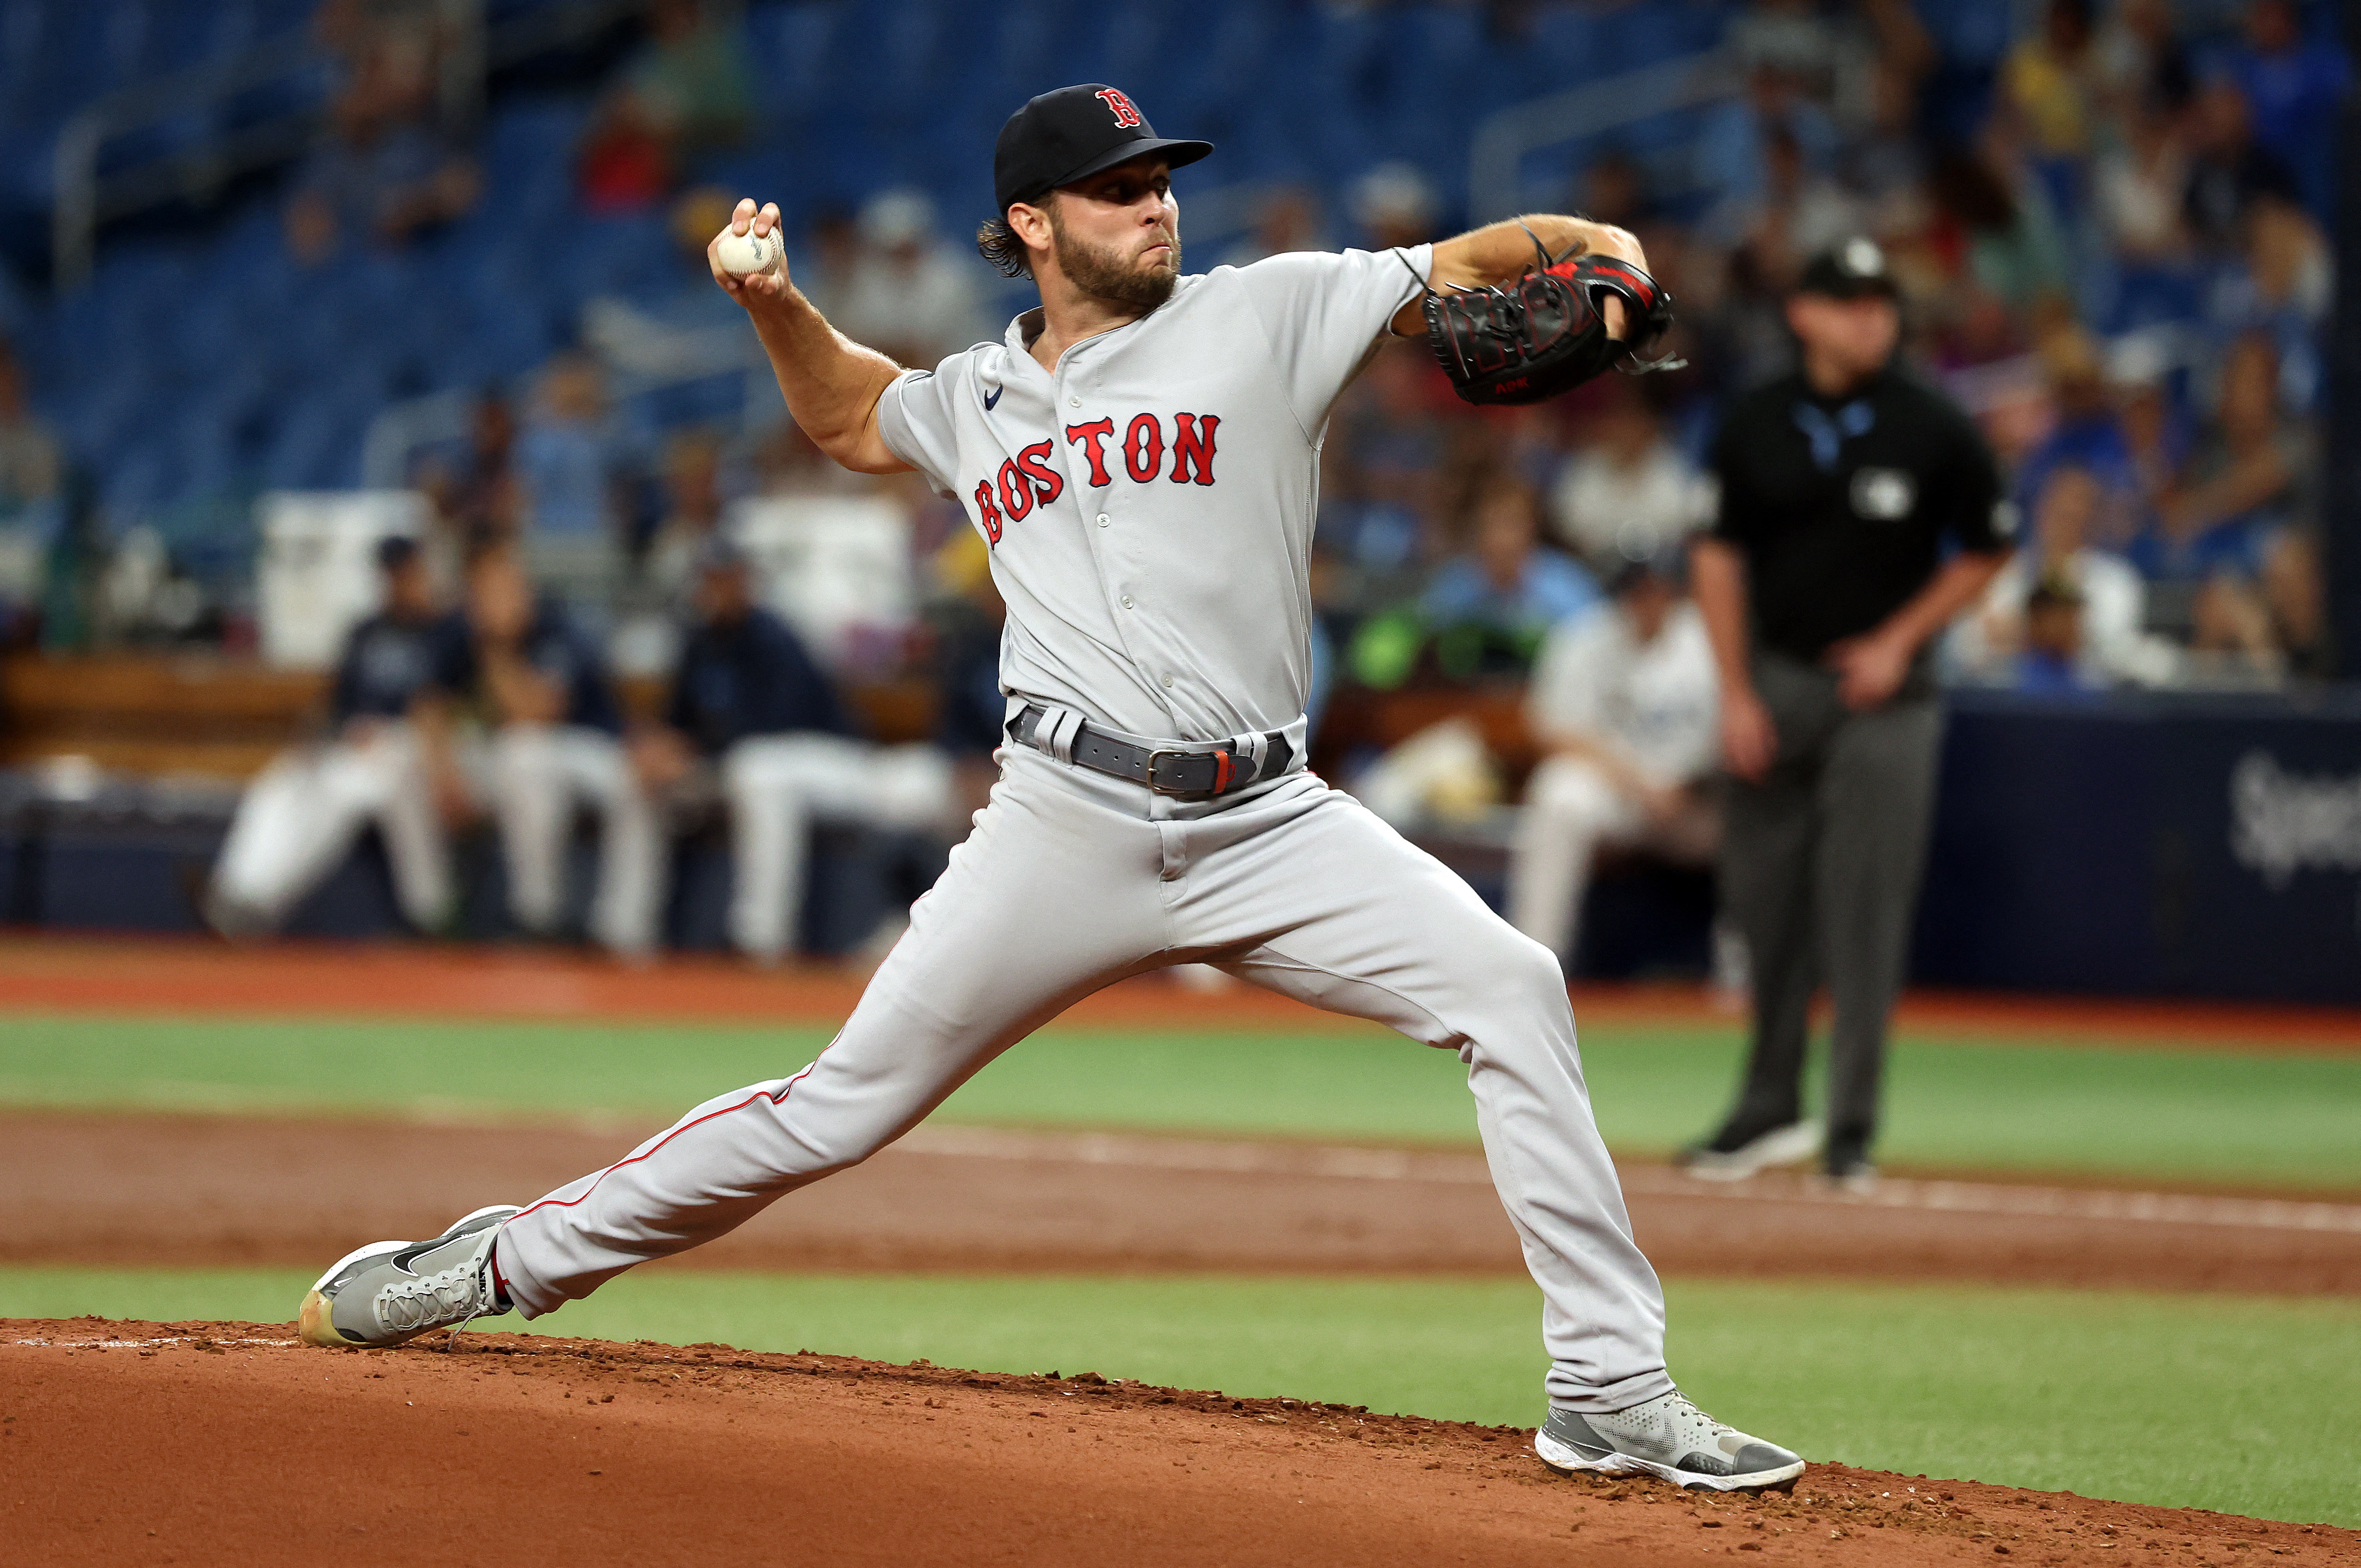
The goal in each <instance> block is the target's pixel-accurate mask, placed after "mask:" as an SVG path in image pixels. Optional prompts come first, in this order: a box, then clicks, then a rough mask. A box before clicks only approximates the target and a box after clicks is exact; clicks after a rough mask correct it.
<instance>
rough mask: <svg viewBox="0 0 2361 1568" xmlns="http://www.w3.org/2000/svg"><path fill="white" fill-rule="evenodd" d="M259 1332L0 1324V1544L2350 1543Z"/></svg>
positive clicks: (607, 1558)
mask: <svg viewBox="0 0 2361 1568" xmlns="http://www.w3.org/2000/svg"><path fill="white" fill-rule="evenodd" d="M434 1343H435V1345H436V1346H437V1347H436V1348H427V1347H426V1346H424V1345H414V1346H412V1347H410V1348H407V1349H404V1350H400V1351H394V1352H390V1353H381V1354H364V1353H357V1352H355V1353H345V1352H336V1351H319V1350H312V1349H308V1348H306V1347H303V1346H301V1345H299V1344H297V1343H295V1342H294V1337H293V1332H292V1330H291V1328H290V1327H289V1326H288V1325H285V1324H253V1323H176V1324H156V1323H129V1322H106V1321H99V1320H97V1319H91V1318H82V1319H74V1320H71V1321H57V1322H42V1321H6V1322H4V1323H0V1417H5V1421H0V1431H5V1433H6V1436H5V1440H0V1475H5V1476H6V1478H7V1486H6V1487H5V1491H6V1493H7V1501H8V1503H9V1504H12V1505H14V1506H13V1507H10V1508H8V1518H7V1521H6V1527H7V1534H8V1536H9V1538H10V1539H12V1540H14V1541H16V1542H17V1543H18V1544H17V1545H16V1547H15V1548H13V1549H11V1551H10V1552H9V1556H10V1557H11V1558H12V1559H13V1560H15V1561H18V1562H25V1563H109V1564H115V1563H225V1564H226V1563H236V1564H239V1565H241V1568H276V1565H279V1564H287V1565H290V1568H292V1565H294V1564H299V1563H300V1564H303V1565H304V1568H317V1565H318V1564H321V1563H397V1562H398V1563H438V1564H452V1565H454V1568H456V1565H459V1564H467V1563H477V1564H482V1565H484V1568H533V1565H537V1564H544V1563H547V1564H563V1565H565V1568H583V1565H587V1564H594V1563H631V1564H633V1565H634V1568H654V1565H656V1564H663V1563H683V1564H687V1563H696V1564H712V1563H831V1564H832V1563H879V1564H889V1565H891V1568H910V1565H911V1564H913V1563H926V1564H930V1565H931V1564H958V1563H1023V1564H1027V1565H1028V1568H1029V1565H1050V1564H1069V1563H1071V1564H1077V1565H1079V1564H1092V1565H1098V1564H1106V1563H1120V1564H1124V1565H1126V1568H1145V1565H1148V1564H1158V1563H1173V1564H1181V1563H1187V1564H1191V1565H1202V1564H1231V1563H1287V1564H1290V1565H1293V1568H1321V1565H1323V1564H1330V1563H1334V1564H1339V1565H1342V1564H1352V1565H1354V1568H1364V1565H1367V1564H1369V1563H1418V1564H1430V1563H1480V1564H1484V1565H1485V1568H1495V1565H1505V1564H1514V1563H1534V1564H1543V1563H1546V1564H1549V1565H1550V1568H1565V1565H1566V1564H1568V1563H1583V1564H1585V1565H1609V1564H1622V1563H1631V1564H1642V1563H1646V1564H1652V1565H1653V1564H1658V1563H1666V1562H1670V1561H1675V1560H1676V1559H1679V1558H1684V1557H1694V1556H1695V1555H1696V1554H1697V1553H1699V1552H1709V1553H1712V1554H1715V1555H1722V1554H1725V1553H1749V1554H1760V1555H1759V1556H1755V1557H1754V1561H1758V1562H1778V1561H1784V1562H1790V1563H1830V1562H1839V1563H1841V1562H1854V1561H1857V1562H1861V1563H1880V1564H1883V1563H1894V1564H1916V1563H1965V1562H1978V1563H1990V1562H1992V1561H1993V1559H1994V1557H1995V1556H1996V1555H1997V1556H2000V1557H2004V1558H2005V1557H2010V1556H2015V1557H2018V1558H2019V1559H2020V1560H2029V1561H2032V1562H2038V1563H2061V1562H2071V1563H2101V1562H2112V1561H2114V1560H2116V1559H2118V1558H2119V1557H2123V1556H2128V1555H2129V1554H2130V1552H2135V1551H2141V1550H2143V1549H2146V1548H2148V1547H2151V1546H2154V1547H2159V1548H2164V1549H2168V1550H2169V1551H2171V1552H2173V1554H2174V1560H2178V1559H2179V1558H2180V1556H2181V1555H2183V1554H2184V1553H2185V1552H2186V1551H2187V1549H2188V1546H2189V1545H2192V1544H2193V1545H2194V1546H2195V1547H2196V1549H2197V1555H2199V1556H2201V1557H2210V1556H2213V1553H2214V1552H2215V1551H2216V1550H2218V1549H2224V1548H2232V1547H2236V1546H2240V1545H2245V1544H2247V1543H2253V1544H2254V1545H2257V1546H2267V1547H2268V1548H2270V1549H2274V1550H2276V1551H2278V1552H2281V1553H2283V1554H2285V1555H2286V1556H2287V1557H2288V1558H2289V1560H2290V1562H2291V1563H2322V1564H2325V1563H2330V1562H2332V1561H2339V1560H2342V1561H2345V1562H2350V1561H2352V1560H2353V1554H2354V1553H2356V1551H2361V1536H2356V1534H2355V1533H2354V1532H2351V1531H2347V1530H2330V1529H2326V1528H2324V1527H2316V1528H2312V1529H2306V1528H2304V1527H2301V1526H2297V1525H2286V1524H2270V1523H2263V1522H2259V1521H2256V1520H2249V1519H2233V1518H2229V1517H2226V1516H2224V1515H2219V1514H2207V1513H2198V1512H2193V1511H2186V1510H2182V1511H2176V1510H2171V1509H2164V1508H2137V1507H2131V1506H2128V1505H2124V1504H2117V1503H2098V1502H2092V1501H2090V1500H2088V1499H2085V1498H2081V1497H2070V1496H2059V1495H2054V1494H2037V1493H2030V1492H2023V1491H2015V1490H2011V1489H2008V1488H2003V1487H1995V1486H1977V1485H1973V1484H1970V1483H1961V1482H1949V1481H1937V1482H1928V1481H1926V1480H1923V1479H1920V1478H1918V1477H1916V1476H1896V1475H1880V1474H1876V1473H1873V1472H1869V1471H1861V1470H1853V1469H1850V1468H1847V1467H1845V1466H1842V1465H1834V1464H1831V1465H1817V1466H1815V1467H1814V1468H1813V1469H1811V1470H1810V1471H1808V1472H1806V1475H1805V1476H1804V1478H1803V1480H1802V1482H1801V1483H1800V1484H1799V1485H1798V1486H1797V1487H1796V1489H1795V1494H1794V1495H1793V1496H1792V1497H1780V1496H1775V1495H1774V1496H1772V1497H1762V1498H1747V1497H1706V1496H1704V1495H1702V1494H1697V1493H1682V1492H1678V1491H1675V1490H1674V1489H1672V1488H1670V1487H1668V1486H1661V1485H1657V1484H1654V1483H1647V1484H1642V1483H1638V1482H1628V1481H1627V1482H1620V1483H1614V1482H1608V1483H1592V1482H1587V1481H1578V1480H1569V1479H1567V1478H1565V1477H1562V1476H1559V1475H1554V1473H1552V1472H1550V1471H1548V1470H1546V1469H1544V1468H1543V1466H1542V1465H1541V1464H1540V1463H1539V1462H1538V1461H1536V1460H1535V1459H1534V1458H1533V1456H1532V1453H1531V1451H1530V1448H1529V1447H1528V1444H1529V1442H1530V1439H1531V1434H1530V1432H1527V1431H1519V1430H1516V1429H1512V1428H1483V1427H1473V1426H1465V1425H1458V1424H1454V1423H1450V1422H1442V1421H1429V1420H1419V1419H1416V1418H1411V1417H1395V1416H1373V1415H1369V1414H1367V1413H1366V1412H1364V1411H1359V1410H1352V1409H1341V1408H1338V1407H1334V1406H1321V1405H1313V1404H1304V1403H1301V1402H1298V1401H1295V1400H1289V1399H1245V1400H1240V1399H1229V1398H1223V1397H1221V1396H1220V1395H1216V1394H1203V1393H1189V1392H1182V1391H1179V1390H1175V1389H1170V1388H1151V1387H1142V1386H1141V1385H1139V1384H1136V1383H1109V1382H1106V1381H1104V1379H1102V1378H1100V1377H1098V1376H1096V1375H1095V1374H1093V1373H1076V1374H1071V1375H1069V1376H1063V1377H1060V1376H1054V1375H1051V1376H1038V1377H1025V1376H999V1375H993V1374H980V1373H963V1372H958V1371H953V1370H950V1369H947V1368H941V1367H934V1366H928V1365H913V1366H889V1365H879V1364H877V1363H874V1362H862V1361H853V1360H850V1359H846V1358H843V1357H840V1356H826V1355H809V1354H806V1355H760V1354H749V1353H746V1352H742V1351H736V1350H731V1349H729V1348H726V1347H724V1346H720V1345H691V1346H686V1347H681V1346H673V1345H659V1344H650V1343H640V1344H631V1345H623V1344H611V1343H602V1342H598V1341H588V1340H561V1339H546V1338H541V1337H538V1336H532V1335H516V1334H490V1333H486V1334H474V1333H470V1334H467V1335H464V1336H462V1337H461V1338H460V1339H459V1340H458V1341H457V1342H456V1345H455V1346H453V1347H452V1348H449V1349H444V1348H440V1346H441V1345H442V1343H444V1342H442V1341H441V1340H440V1339H438V1340H437V1341H436V1342H434Z"/></svg>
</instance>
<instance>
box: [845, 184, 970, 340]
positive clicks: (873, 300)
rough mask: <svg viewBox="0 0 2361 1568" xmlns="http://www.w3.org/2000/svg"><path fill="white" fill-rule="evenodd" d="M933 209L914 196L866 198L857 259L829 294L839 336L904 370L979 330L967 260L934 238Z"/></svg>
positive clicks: (899, 193)
mask: <svg viewBox="0 0 2361 1568" xmlns="http://www.w3.org/2000/svg"><path fill="white" fill-rule="evenodd" d="M934 224H935V204H934V203H932V202H930V201H928V199H927V198H926V197H925V196H924V195H922V194H920V193H919V192H916V191H907V190H895V191H886V192H881V193H880V194H878V195H875V196H873V197H871V198H870V199H869V201H868V202H867V203H865V204H864V205H863V206H862V209H861V223H860V237H861V254H860V258H859V261H858V263H857V265H856V266H855V267H854V269H853V270H852V272H851V276H850V277H849V278H847V279H846V280H844V281H843V283H842V284H841V286H840V288H839V289H838V290H837V291H836V292H837V295H838V298H837V305H836V310H837V313H836V315H835V316H834V317H833V318H832V320H833V323H834V324H835V326H836V328H837V330H839V331H840V332H841V333H843V334H844V335H845V336H847V337H849V338H851V339H852V340H853V341H854V342H855V343H859V344H862V345H866V346H868V347H871V348H874V349H876V350H877V351H878V352H879V353H881V354H884V355H887V356H891V357H892V358H894V359H895V360H896V361H898V362H899V363H901V364H904V365H913V366H928V365H933V364H935V363H936V362H938V361H939V360H940V359H942V358H943V357H944V356H946V355H950V354H956V353H958V352H959V351H960V350H961V349H962V348H965V347H967V346H968V345H971V344H972V343H974V342H976V341H977V339H978V338H979V337H980V336H982V335H983V333H984V331H985V329H984V327H983V322H982V302H981V301H980V299H979V298H978V295H977V291H976V283H977V280H978V273H977V269H976V266H975V263H974V262H973V260H972V259H970V258H963V257H961V256H959V255H957V254H955V253H953V252H952V251H951V250H950V248H949V247H946V246H944V245H943V244H942V242H941V240H940V239H939V236H937V235H936V233H935V228H934Z"/></svg>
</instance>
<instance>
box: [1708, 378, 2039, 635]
mask: <svg viewBox="0 0 2361 1568" xmlns="http://www.w3.org/2000/svg"><path fill="white" fill-rule="evenodd" d="M1713 469H1714V473H1715V475H1716V477H1719V480H1720V481H1721V516H1720V521H1719V522H1718V523H1717V524H1716V525H1715V527H1714V536H1715V537H1716V538H1718V539H1719V540H1721V541H1722V542H1723V543H1727V544H1729V545H1730V546H1731V547H1733V548H1734V549H1736V550H1738V551H1739V552H1740V553H1741V554H1742V555H1743V556H1744V557H1745V560H1746V581H1747V594H1748V598H1749V601H1750V604H1749V608H1750V609H1751V610H1752V620H1753V624H1754V635H1755V639H1756V641H1757V642H1758V643H1760V644H1761V645H1762V646H1763V647H1765V648H1769V649H1775V650H1776V651H1778V652H1783V653H1786V654H1790V655H1792V656H1793V657H1795V658H1798V659H1804V660H1809V661H1814V662H1817V660H1818V659H1819V657H1820V655H1821V654H1822V653H1823V652H1826V651H1827V649H1828V645H1829V644H1830V643H1832V642H1837V641H1841V640H1843V639H1845V638H1848V637H1856V636H1859V635H1860V634H1861V633H1862V632H1864V631H1867V630H1871V629H1872V627H1875V626H1876V625H1877V624H1878V623H1879V622H1881V621H1883V620H1885V619H1886V617H1888V616H1890V615H1892V614H1893V613H1894V611H1895V610H1897V609H1901V608H1902V606H1903V605H1905V604H1906V603H1908V602H1909V600H1910V599H1911V598H1912V597H1913V596H1914V595H1916V593H1917V592H1918V590H1919V589H1921V588H1923V587H1926V586H1927V579H1928V578H1930V577H1932V576H1934V575H1935V573H1936V571H1937V569H1938V567H1940V566H1941V565H1942V563H1943V559H1944V554H1945V547H1946V545H1947V544H1949V545H1950V546H1953V547H1956V548H1958V549H1960V550H1969V551H1976V552H1980V553H1981V552H1991V551H1997V550H2004V549H2006V548H2008V544H2009V540H2008V535H2009V533H2010V532H2013V531H2014V523H2013V521H2012V519H2011V518H2010V517H2008V516H2007V515H2005V514H2004V512H2003V511H2002V506H2003V499H2002V494H2001V479H2000V466H1999V465H1998V464H1997V463H1996V462H1995V461H1994V460H1993V454H1992V449H1991V448H1990V447H1989V446H1987V445H1986V444H1984V439H1983V435H1982V433H1981V432H1979V431H1978V430H1977V429H1976V427H1975V425H1974V423H1973V422H1971V421H1970V419H1969V418H1968V416H1967V414H1966V412H1965V411H1962V410H1961V409H1960V407H1959V406H1958V405H1957V404H1956V403H1953V402H1952V401H1951V400H1949V398H1946V397H1944V396H1943V395H1942V394H1941V393H1939V392H1937V391H1935V390H1934V389H1932V388H1930V387H1927V386H1925V385H1923V384H1921V383H1920V382H1918V381H1916V380H1915V379H1913V378H1911V377H1909V376H1907V375H1905V374H1903V373H1902V372H1900V371H1898V370H1894V369H1892V368H1888V369H1885V370H1882V371H1880V372H1879V373H1878V374H1877V375H1875V376H1872V378H1869V379H1868V380H1867V381H1865V382H1862V383H1861V384H1860V385H1859V386H1857V387H1855V388H1853V389H1852V390H1850V391H1849V392H1847V393H1845V394H1844V395H1843V396H1842V397H1838V398H1824V397H1821V396H1820V395H1819V394H1818V393H1817V392H1815V391H1813V390H1812V389H1811V385H1810V383H1808V382H1807V381H1806V380H1805V379H1804V378H1803V376H1802V374H1801V373H1797V374H1795V375H1791V376H1784V377H1782V378H1779V379H1778V380H1776V381H1773V382H1772V383H1771V384H1770V385H1768V386H1766V387H1763V388H1761V389H1758V390H1755V391H1753V392H1750V393H1748V394H1747V395H1746V396H1744V397H1743V398H1741V399H1740V400H1739V401H1738V403H1737V404H1736V406H1734V407H1733V408H1732V409H1731V410H1730V417H1729V418H1728V420H1727V421H1725V422H1724V423H1723V425H1722V427H1721V434H1720V436H1719V439H1718V440H1717V441H1716V442H1715V444H1714V450H1713Z"/></svg>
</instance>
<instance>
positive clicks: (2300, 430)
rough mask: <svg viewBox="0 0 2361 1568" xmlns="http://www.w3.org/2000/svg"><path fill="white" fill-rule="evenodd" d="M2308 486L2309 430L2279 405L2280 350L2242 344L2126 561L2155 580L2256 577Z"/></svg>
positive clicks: (2246, 340)
mask: <svg viewBox="0 0 2361 1568" xmlns="http://www.w3.org/2000/svg"><path fill="white" fill-rule="evenodd" d="M2313 480H2314V476H2313V455H2312V444H2311V439H2310V433H2309V432H2307V431H2306V430H2305V429H2304V427H2303V426H2302V424H2301V422H2298V421H2295V420H2292V419H2290V418H2289V417H2287V415H2286V414H2285V413H2284V411H2282V409H2281V407H2280V403H2279V356H2278V353H2277V351H2276V350H2275V349H2274V348H2273V347H2272V346H2271V345H2270V342H2269V341H2268V339H2266V338H2263V337H2259V336H2248V337H2243V338H2240V339H2239V340H2238V341H2237V342H2236V343H2235V344H2233V345H2231V347H2230V350H2229V353H2228V354H2227V355H2226V356H2224V360H2223V364H2222V380H2221V388H2220V391H2219V394H2218V396H2217V398H2216V400H2215V404H2214V410H2213V419H2212V421H2211V422H2209V423H2208V424H2207V426H2206V427H2205V429H2204V430H2203V431H2202V433H2201V434H2200V436H2199V438H2198V442H2197V444H2196V447H2195V449H2194V450H2193V451H2192V452H2191V454H2190V456H2189V460H2188V462H2187V464H2186V465H2185V466H2183V468H2182V470H2181V472H2180V475H2179V476H2177V477H2176V478H2175V479H2174V481H2173V483H2172V485H2171V487H2170V488H2169V489H2168V490H2167V491H2166V492H2165V493H2164V494H2163V495H2162V496H2161V497H2159V498H2158V507H2157V515H2156V518H2155V521H2154V524H2153V526H2152V527H2151V528H2149V529H2148V530H2147V531H2146V532H2143V533H2142V534H2141V535H2140V536H2139V537H2138V538H2137V539H2136V540H2134V541H2133V543H2132V558H2133V560H2134V561H2135V563H2136V564H2137V565H2139V567H2140V568H2141V570H2142V571H2143V572H2145V573H2146V574H2147V576H2150V577H2153V578H2162V579H2168V580H2180V581H2190V580H2202V579H2204V578H2207V577H2210V576H2216V575H2224V574H2226V575H2229V576H2236V577H2241V578H2245V579H2246V580H2249V581H2252V580H2256V579H2258V578H2259V577H2260V576H2262V571H2263V562H2264V560H2265V558H2266V556H2267V555H2268V553H2269V552H2270V550H2271V548H2272V546H2273V544H2274V543H2275V542H2276V540H2277V539H2278V538H2279V537H2280V536H2282V535H2284V534H2285V533H2287V532H2290V530H2292V529H2295V528H2296V527H2298V526H2300V525H2301V524H2303V523H2304V522H2306V521H2308V520H2309V517H2310V513H2311V510H2312V504H2313V500H2314V497H2313V495H2312V485H2313Z"/></svg>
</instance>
